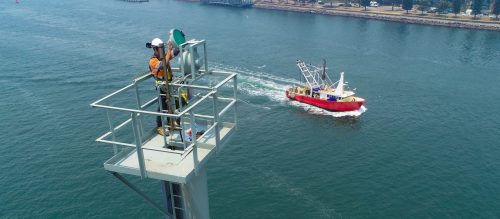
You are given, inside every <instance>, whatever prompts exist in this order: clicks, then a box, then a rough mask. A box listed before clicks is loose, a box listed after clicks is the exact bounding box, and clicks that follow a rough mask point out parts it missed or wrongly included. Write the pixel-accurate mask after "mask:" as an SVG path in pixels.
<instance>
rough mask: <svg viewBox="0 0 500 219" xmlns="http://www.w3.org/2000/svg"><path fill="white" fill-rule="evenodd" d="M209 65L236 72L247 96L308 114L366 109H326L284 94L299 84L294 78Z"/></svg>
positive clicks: (348, 113) (355, 113)
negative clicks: (298, 109)
mask: <svg viewBox="0 0 500 219" xmlns="http://www.w3.org/2000/svg"><path fill="white" fill-rule="evenodd" d="M210 67H213V68H215V69H216V70H221V71H231V72H236V73H238V74H239V76H238V88H239V90H240V92H243V93H245V94H247V95H249V96H256V97H257V96H260V97H267V98H269V99H270V100H271V101H274V102H278V103H280V104H288V105H292V106H295V107H298V108H302V109H304V111H306V112H307V113H310V114H314V115H326V116H332V117H358V116H360V115H361V114H363V113H364V112H366V110H367V108H366V107H365V106H361V108H359V109H358V110H354V111H346V112H332V111H328V110H325V109H322V108H319V107H315V106H311V105H309V104H305V103H301V102H298V101H292V100H290V99H288V98H287V97H286V96H285V91H286V89H287V88H288V87H290V86H291V85H298V84H300V81H298V80H296V79H287V78H282V77H278V76H275V75H271V74H269V73H266V72H262V71H253V70H250V69H246V68H242V67H235V66H227V65H223V64H216V63H211V66H210Z"/></svg>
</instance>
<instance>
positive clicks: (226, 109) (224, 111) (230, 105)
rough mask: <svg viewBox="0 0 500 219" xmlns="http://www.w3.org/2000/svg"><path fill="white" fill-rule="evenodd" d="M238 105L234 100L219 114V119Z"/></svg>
mask: <svg viewBox="0 0 500 219" xmlns="http://www.w3.org/2000/svg"><path fill="white" fill-rule="evenodd" d="M235 103H236V100H232V101H231V102H230V103H229V104H228V105H227V106H226V107H224V109H222V110H221V111H220V112H219V117H222V116H223V115H224V114H225V113H226V112H227V111H228V110H229V108H231V107H232V106H233V105H234V104H235Z"/></svg>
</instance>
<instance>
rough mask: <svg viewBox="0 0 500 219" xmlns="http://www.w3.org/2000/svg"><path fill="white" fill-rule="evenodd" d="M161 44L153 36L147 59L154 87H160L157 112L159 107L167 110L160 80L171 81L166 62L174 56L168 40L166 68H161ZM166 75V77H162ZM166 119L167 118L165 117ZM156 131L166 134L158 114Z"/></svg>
mask: <svg viewBox="0 0 500 219" xmlns="http://www.w3.org/2000/svg"><path fill="white" fill-rule="evenodd" d="M162 44H163V41H162V40H161V39H159V38H154V39H153V40H152V41H151V48H152V49H153V56H152V57H151V58H150V59H149V70H150V71H151V74H152V75H153V77H154V78H155V85H156V89H160V96H161V98H160V99H161V100H160V102H161V107H160V105H159V104H158V110H157V112H160V110H161V109H163V110H168V104H167V97H166V92H165V91H164V89H165V88H164V85H163V84H162V82H163V81H164V80H165V79H166V81H167V83H168V82H171V81H172V78H173V74H172V69H171V68H170V65H169V64H168V63H169V61H170V60H172V59H173V58H174V54H173V52H172V45H171V43H170V42H168V43H167V52H166V53H165V60H166V62H167V69H166V71H165V69H163V64H162V58H161V56H160V49H161V48H160V45H162ZM164 77H166V78H164ZM167 120H169V119H168V118H167ZM156 132H157V133H158V134H159V135H168V131H167V130H165V129H164V128H163V124H162V120H161V117H160V116H157V117H156Z"/></svg>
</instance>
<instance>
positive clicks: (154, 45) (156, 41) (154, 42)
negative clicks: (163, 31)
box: [151, 38, 163, 47]
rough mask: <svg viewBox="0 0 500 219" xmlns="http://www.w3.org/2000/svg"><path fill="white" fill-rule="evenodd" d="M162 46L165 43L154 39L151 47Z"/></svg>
mask: <svg viewBox="0 0 500 219" xmlns="http://www.w3.org/2000/svg"><path fill="white" fill-rule="evenodd" d="M161 44H163V41H161V40H160V38H154V39H153V40H152V41H151V46H153V47H159V46H160V45H161Z"/></svg>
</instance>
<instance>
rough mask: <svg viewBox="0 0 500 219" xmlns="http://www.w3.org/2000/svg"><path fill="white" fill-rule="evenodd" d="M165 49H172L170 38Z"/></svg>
mask: <svg viewBox="0 0 500 219" xmlns="http://www.w3.org/2000/svg"><path fill="white" fill-rule="evenodd" d="M167 51H172V42H170V40H169V41H168V43H167Z"/></svg>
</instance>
